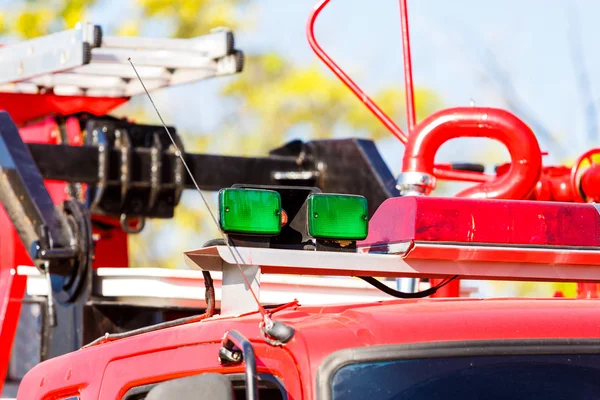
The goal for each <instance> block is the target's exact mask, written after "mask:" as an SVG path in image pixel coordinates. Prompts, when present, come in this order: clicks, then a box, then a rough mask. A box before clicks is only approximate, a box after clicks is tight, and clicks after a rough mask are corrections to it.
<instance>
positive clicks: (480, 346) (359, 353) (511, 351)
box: [315, 338, 600, 400]
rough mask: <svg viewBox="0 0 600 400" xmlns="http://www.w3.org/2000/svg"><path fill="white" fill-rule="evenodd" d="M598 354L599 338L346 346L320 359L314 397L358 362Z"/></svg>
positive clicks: (326, 398) (322, 397)
mask: <svg viewBox="0 0 600 400" xmlns="http://www.w3.org/2000/svg"><path fill="white" fill-rule="evenodd" d="M544 354H546V355H560V354H600V339H587V338H584V339H511V340H504V339H499V340H467V341H439V342H427V343H410V344H393V345H378V346H371V347H359V348H348V349H343V350H338V351H336V352H334V353H331V354H330V355H329V356H327V357H326V358H325V360H323V362H322V363H321V365H320V366H319V369H318V370H317V376H316V387H315V390H316V393H315V395H316V399H317V400H332V399H333V393H332V392H333V391H332V381H333V377H334V375H335V374H336V372H337V371H339V370H340V369H341V368H343V367H345V366H348V365H352V364H360V363H368V362H377V361H394V360H408V359H417V358H420V359H422V358H440V357H471V356H512V355H544Z"/></svg>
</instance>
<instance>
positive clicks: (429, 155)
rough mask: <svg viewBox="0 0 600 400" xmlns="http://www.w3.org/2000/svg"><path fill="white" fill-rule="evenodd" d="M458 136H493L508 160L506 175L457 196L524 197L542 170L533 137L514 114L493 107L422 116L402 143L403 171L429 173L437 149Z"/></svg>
mask: <svg viewBox="0 0 600 400" xmlns="http://www.w3.org/2000/svg"><path fill="white" fill-rule="evenodd" d="M459 137H484V138H490V139H495V140H497V141H499V142H501V143H502V144H504V145H505V146H506V148H507V149H508V151H509V153H510V156H511V160H512V161H511V164H510V169H509V171H508V172H507V173H506V174H504V175H502V176H500V177H498V179H495V180H493V181H489V182H484V183H481V184H479V185H476V186H473V187H471V188H468V189H466V190H463V191H462V192H460V193H458V194H457V196H458V197H472V198H496V199H524V198H526V197H527V196H529V195H530V194H531V192H532V191H533V190H534V188H535V186H536V184H537V182H538V181H539V179H540V175H541V171H542V153H541V150H540V147H539V145H538V142H537V139H536V137H535V135H534V133H533V132H532V131H531V129H529V127H528V126H527V125H526V124H525V123H524V122H522V121H521V120H520V119H518V118H517V117H516V116H514V115H513V114H511V113H509V112H508V111H505V110H500V109H495V108H479V107H458V108H451V109H447V110H442V111H439V112H437V113H435V114H433V115H431V116H429V117H428V118H426V119H425V120H424V121H422V122H421V123H420V124H418V125H417V127H416V129H415V132H414V133H413V134H412V135H411V137H410V138H409V140H408V143H407V144H406V151H405V154H404V161H403V171H404V172H420V173H425V174H430V175H433V174H434V159H435V154H436V153H437V151H438V149H439V148H440V147H441V146H442V145H443V144H444V143H445V142H447V141H448V140H451V139H455V138H459Z"/></svg>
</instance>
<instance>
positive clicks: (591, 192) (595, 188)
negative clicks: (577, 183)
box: [578, 164, 600, 203]
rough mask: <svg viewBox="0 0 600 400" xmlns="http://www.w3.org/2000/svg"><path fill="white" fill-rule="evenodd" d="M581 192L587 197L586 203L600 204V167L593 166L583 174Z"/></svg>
mask: <svg viewBox="0 0 600 400" xmlns="http://www.w3.org/2000/svg"><path fill="white" fill-rule="evenodd" d="M581 191H582V192H583V194H584V195H585V197H586V201H588V202H589V201H593V202H596V203H598V202H600V165H598V164H596V165H593V166H591V167H589V168H588V169H586V170H585V171H584V172H583V174H582V175H581ZM578 194H579V193H578Z"/></svg>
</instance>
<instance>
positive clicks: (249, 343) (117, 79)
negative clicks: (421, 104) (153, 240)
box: [0, 0, 600, 400]
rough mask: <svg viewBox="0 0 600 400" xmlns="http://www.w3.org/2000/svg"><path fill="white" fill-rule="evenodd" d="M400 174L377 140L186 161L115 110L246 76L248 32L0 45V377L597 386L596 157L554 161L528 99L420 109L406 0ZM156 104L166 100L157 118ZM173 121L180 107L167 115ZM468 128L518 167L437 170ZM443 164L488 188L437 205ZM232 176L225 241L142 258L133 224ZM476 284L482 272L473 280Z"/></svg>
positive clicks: (116, 385) (305, 388) (78, 391)
mask: <svg viewBox="0 0 600 400" xmlns="http://www.w3.org/2000/svg"><path fill="white" fill-rule="evenodd" d="M329 1H330V0H321V1H320V2H319V4H317V5H316V6H315V7H314V9H313V10H312V12H311V13H310V16H309V20H308V24H307V36H308V40H309V43H310V45H311V47H312V49H313V50H314V51H315V53H316V55H317V56H318V57H319V58H320V59H321V60H322V61H323V62H324V63H325V64H326V65H327V66H328V67H330V69H331V70H332V71H333V73H334V74H335V75H336V76H338V77H339V78H340V79H341V80H342V82H343V83H344V84H345V85H346V86H348V88H349V89H350V90H351V91H352V92H353V93H354V94H355V95H356V96H357V97H358V98H359V100H360V101H362V102H363V103H364V105H365V106H366V107H367V108H368V109H369V110H370V111H371V112H372V113H373V115H374V116H375V117H376V118H378V119H379V120H380V121H381V122H382V123H383V124H384V125H385V126H386V127H387V128H388V129H389V130H390V132H391V133H392V134H394V135H395V136H396V137H397V138H398V139H399V140H401V141H402V142H403V143H404V144H405V146H406V148H405V153H404V156H403V161H402V173H401V174H400V176H398V177H395V176H393V174H392V173H391V172H390V170H389V168H388V166H387V165H386V163H385V162H384V161H383V159H382V157H381V156H380V154H379V153H378V151H377V148H376V146H375V144H374V143H373V142H372V141H369V140H363V139H339V140H337V139H336V140H317V141H309V142H301V141H293V142H290V143H288V144H286V145H284V146H281V147H280V148H277V149H273V150H271V151H270V152H269V154H268V156H266V157H254V158H250V157H236V156H227V157H225V156H220V155H211V154H192V153H186V152H185V148H184V143H182V140H181V139H180V137H179V136H178V134H177V132H176V130H175V128H173V127H170V126H167V125H166V124H164V125H162V124H161V125H156V126H155V125H143V124H138V123H135V122H134V121H131V120H129V119H122V118H116V117H112V116H110V113H111V112H112V110H114V109H115V108H116V107H117V106H119V105H121V104H124V103H125V102H127V101H128V100H129V99H130V98H131V97H133V96H136V95H141V96H146V97H145V98H147V99H148V101H149V102H150V103H151V104H152V105H153V106H154V103H153V102H152V97H151V95H150V92H151V91H153V90H158V89H160V88H164V87H169V86H173V85H178V84H184V83H188V82H195V81H199V80H203V79H209V78H216V77H219V76H224V75H231V74H237V73H240V72H242V69H243V65H244V58H243V53H242V52H241V51H239V50H237V49H236V47H235V41H234V35H233V32H231V31H230V30H227V29H219V30H216V31H214V32H211V33H209V34H207V35H204V36H200V37H196V38H191V39H164V40H163V39H156V38H152V39H149V38H139V37H111V36H107V35H104V34H103V32H102V28H101V26H99V25H94V24H92V23H81V24H79V25H77V26H76V27H75V28H74V29H71V30H67V31H64V32H59V33H55V34H52V35H49V36H45V37H41V38H37V39H32V40H29V41H25V42H23V43H19V44H16V45H10V46H5V47H3V48H0V109H2V110H3V111H1V112H0V203H1V204H2V209H0V323H1V324H0V382H4V383H5V388H4V389H5V391H6V390H7V388H10V387H11V385H12V387H13V389H14V390H15V391H16V390H18V394H17V395H16V396H17V398H18V399H48V400H50V399H52V400H59V399H60V400H67V399H69V400H73V399H86V400H88V399H121V400H140V399H147V400H155V399H183V400H185V399H244V398H245V399H248V400H250V399H263V400H264V399H319V400H320V399H332V400H340V399H366V398H377V399H404V398H411V399H425V398H426V399H448V398H463V399H480V398H486V399H496V398H498V399H505V398H513V399H532V398H536V399H537V398H543V399H563V398H570V399H571V398H577V399H579V398H581V399H590V398H597V397H598V393H600V379H599V378H600V315H599V313H598V312H597V310H596V307H599V306H600V304H599V303H598V300H597V297H598V296H597V283H598V282H600V209H599V208H598V206H597V204H596V202H597V201H598V200H599V199H600V190H599V189H598V188H600V185H598V179H600V167H599V166H598V165H596V164H595V163H594V155H595V154H597V153H600V149H593V150H590V151H588V152H586V153H585V154H583V155H582V156H581V157H579V158H578V160H577V161H576V162H575V164H574V165H573V166H544V165H543V163H542V151H541V149H540V146H539V144H538V141H537V139H536V136H535V134H534V132H533V131H532V130H531V129H530V128H529V127H528V126H527V124H525V123H524V122H523V121H522V120H521V119H519V118H518V117H517V116H515V115H514V114H512V113H510V112H508V111H505V110H502V109H496V108H488V107H457V108H451V109H445V110H442V111H439V112H436V113H434V114H433V115H431V116H429V117H427V118H425V119H424V120H423V121H420V122H418V123H417V121H416V119H415V110H414V99H413V97H414V96H413V84H412V70H411V62H410V37H409V27H408V11H407V5H406V0H400V8H401V25H402V37H403V55H404V60H405V81H406V103H407V126H408V129H407V132H404V131H403V130H402V129H401V128H400V127H399V126H398V125H397V124H396V123H395V122H394V121H393V120H391V119H390V118H389V116H387V115H386V114H385V112H383V110H381V109H380V108H379V107H378V106H377V104H375V103H374V102H373V101H372V100H371V99H370V98H369V97H368V95H367V94H366V93H365V92H364V91H363V90H362V89H361V88H360V87H359V86H358V85H357V84H356V83H355V82H354V81H353V80H352V79H351V78H350V77H349V76H348V75H347V74H346V73H345V72H344V71H343V70H342V69H341V68H340V67H339V66H338V65H337V64H336V63H335V62H334V60H332V59H331V57H330V56H329V55H328V54H327V53H326V52H325V51H324V50H323V49H322V48H321V46H320V45H319V43H318V42H317V40H316V38H315V35H314V32H313V27H314V23H315V21H316V19H317V17H318V15H319V13H320V12H321V11H322V10H323V8H324V7H326V5H327V4H328V3H329ZM156 111H157V113H158V114H159V116H160V113H159V111H158V110H156ZM160 120H161V121H162V117H161V118H160ZM459 137H483V138H489V139H494V140H497V141H500V142H501V143H502V144H503V145H504V146H506V148H507V149H508V152H509V154H510V157H511V160H510V162H508V163H506V164H504V165H501V166H499V167H497V168H496V171H495V173H494V174H486V173H484V168H483V166H480V165H472V164H465V163H456V164H439V163H435V154H436V152H437V150H438V149H439V148H440V146H441V145H442V144H444V143H445V142H447V141H448V140H451V139H454V138H459ZM438 180H452V181H463V182H472V183H473V186H472V187H470V188H467V189H465V190H463V191H461V192H459V193H458V194H457V195H456V196H455V197H435V196H431V192H432V191H433V190H434V189H435V188H436V182H437V181H438ZM188 189H192V190H197V191H198V192H199V193H200V195H201V196H202V199H203V200H204V203H205V204H204V205H202V204H200V205H199V206H207V207H208V202H206V199H205V197H204V195H203V191H212V192H218V201H217V203H218V206H217V209H216V210H211V209H210V207H209V211H210V216H211V217H212V218H213V220H214V222H215V224H216V225H217V226H218V228H219V232H220V236H219V237H216V238H214V240H210V241H208V242H206V243H204V244H199V245H198V246H197V248H195V249H192V250H190V251H186V252H185V253H184V254H183V255H182V256H183V260H184V261H185V265H186V266H187V267H188V269H187V270H168V269H161V268H129V263H128V245H127V238H128V235H133V234H136V233H139V232H140V231H141V230H143V229H144V226H145V221H146V220H149V219H160V218H162V219H168V218H172V217H173V215H174V212H175V208H176V207H177V205H178V204H179V203H180V200H181V196H182V192H183V191H184V190H188ZM464 280H504V281H534V282H577V285H578V296H577V297H578V298H577V299H570V298H564V297H560V296H555V297H549V298H544V299H528V298H502V299H499V298H494V299H481V298H477V297H469V293H468V292H469V290H470V289H469V288H468V287H465V285H464ZM461 282H463V284H461Z"/></svg>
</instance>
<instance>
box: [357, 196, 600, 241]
mask: <svg viewBox="0 0 600 400" xmlns="http://www.w3.org/2000/svg"><path fill="white" fill-rule="evenodd" d="M409 240H414V241H423V242H452V243H470V244H474V243H481V244H498V245H544V246H582V247H600V213H599V212H598V210H597V209H596V208H595V207H594V206H593V205H592V204H577V203H559V202H532V201H515V200H490V199H486V200H478V199H467V198H441V197H397V198H391V199H388V200H386V201H385V202H384V203H383V204H382V205H381V206H380V207H379V209H378V210H377V211H376V212H375V215H373V218H371V221H370V223H369V236H368V237H367V238H366V239H365V240H364V241H362V242H360V243H358V245H359V246H373V245H380V244H390V243H399V242H406V241H409Z"/></svg>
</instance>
